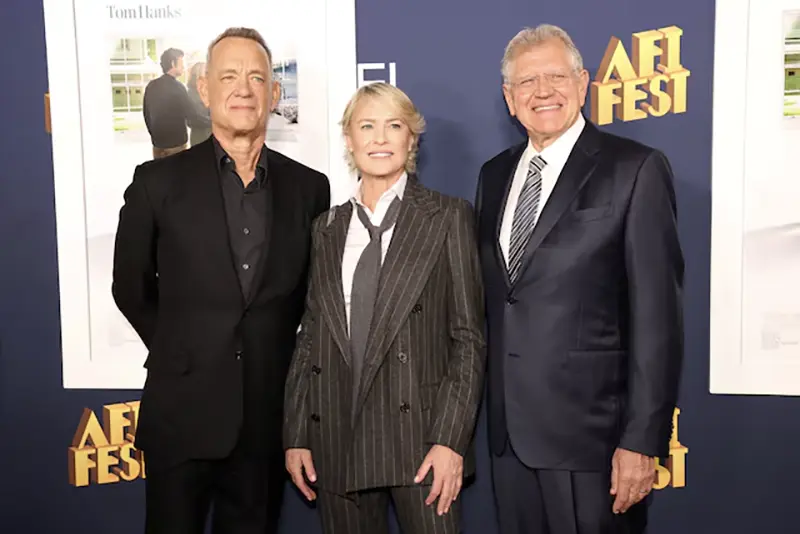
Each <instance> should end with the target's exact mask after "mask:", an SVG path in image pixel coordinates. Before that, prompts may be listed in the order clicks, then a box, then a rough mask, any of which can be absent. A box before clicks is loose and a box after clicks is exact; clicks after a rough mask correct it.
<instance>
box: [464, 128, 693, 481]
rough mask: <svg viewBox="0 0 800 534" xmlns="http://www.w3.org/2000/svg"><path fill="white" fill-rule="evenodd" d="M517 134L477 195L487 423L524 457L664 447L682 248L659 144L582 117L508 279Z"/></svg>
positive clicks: (677, 361) (674, 368) (543, 464)
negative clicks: (507, 224)
mask: <svg viewBox="0 0 800 534" xmlns="http://www.w3.org/2000/svg"><path fill="white" fill-rule="evenodd" d="M524 149H525V144H524V143H523V144H521V145H518V146H515V147H512V148H510V149H508V150H505V151H504V152H502V153H500V154H498V155H497V156H495V157H494V158H492V159H491V160H489V161H487V162H486V163H485V164H484V165H483V167H482V169H481V174H480V179H479V183H478V193H477V198H476V212H477V214H478V232H479V245H480V256H481V264H482V269H483V276H484V284H485V289H486V306H487V321H488V342H489V391H488V401H489V432H490V440H491V449H492V451H493V452H494V453H495V454H500V453H501V452H502V451H503V450H504V447H505V446H506V444H507V442H508V439H509V438H510V441H511V443H512V445H513V447H514V451H515V452H516V454H517V456H518V457H519V458H520V459H521V460H522V461H523V462H524V463H525V464H527V465H528V466H530V467H533V468H542V469H567V470H607V469H608V468H609V466H610V458H611V456H612V454H613V452H614V450H615V449H616V448H617V447H622V448H625V449H629V450H632V451H636V452H640V453H643V454H646V455H648V456H658V457H665V456H667V454H668V450H669V449H668V447H669V440H670V434H671V428H672V414H673V408H674V407H675V403H676V397H677V392H678V383H679V376H680V369H681V364H682V359H683V318H682V286H683V273H684V264H683V255H682V252H681V248H680V244H679V241H678V230H677V222H676V206H675V193H674V189H673V183H672V180H673V177H672V171H671V168H670V166H669V163H668V161H667V159H666V157H665V156H664V155H663V154H662V153H661V152H659V151H658V150H654V149H652V148H649V147H646V146H644V145H642V144H639V143H637V142H635V141H632V140H629V139H625V138H621V137H617V136H614V135H610V134H607V133H603V132H601V131H600V130H598V129H597V128H596V127H595V126H593V125H592V124H591V123H589V122H588V121H587V123H586V126H585V128H584V130H583V132H582V133H581V136H580V137H579V139H578V141H577V143H576V144H575V146H574V148H573V150H572V152H571V154H570V156H569V159H568V160H567V163H566V165H565V167H564V169H563V171H562V172H561V174H560V176H559V178H558V180H557V182H556V185H555V188H554V190H553V192H552V193H551V195H550V198H549V199H548V201H547V203H546V204H545V206H544V208H543V209H542V211H541V214H540V218H539V220H538V222H537V224H536V227H535V228H534V231H533V233H532V235H531V237H530V240H529V242H528V244H527V248H526V250H525V253H524V257H523V267H522V270H521V274H520V276H519V278H518V280H517V282H516V283H515V284H513V285H512V284H511V283H510V282H509V278H508V274H507V270H506V266H505V260H504V258H503V255H502V252H501V250H500V246H499V241H498V236H499V232H500V225H501V222H502V218H503V213H504V210H505V202H506V197H507V195H508V189H509V187H510V185H511V182H512V180H513V175H514V172H515V169H516V166H517V163H518V162H519V159H520V157H521V156H522V153H523V152H524Z"/></svg>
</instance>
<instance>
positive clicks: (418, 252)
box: [284, 83, 484, 534]
mask: <svg viewBox="0 0 800 534" xmlns="http://www.w3.org/2000/svg"><path fill="white" fill-rule="evenodd" d="M341 125H342V132H343V135H344V138H345V141H346V145H347V158H348V161H349V163H350V165H351V168H352V169H353V170H355V171H356V172H357V174H358V176H359V180H358V184H357V187H356V189H355V191H354V192H353V196H352V198H351V199H350V200H349V201H348V202H346V203H344V204H342V205H340V206H336V207H334V208H332V209H331V210H330V211H328V212H327V213H324V214H322V215H321V216H320V217H319V218H318V219H317V220H316V222H315V224H314V229H313V232H312V236H313V246H312V258H311V275H310V276H311V279H310V290H309V295H308V298H307V302H306V309H305V314H304V317H303V321H302V326H301V331H300V334H299V336H298V341H297V346H296V349H295V353H294V356H293V360H292V365H291V369H290V371H289V375H288V381H287V384H286V386H287V387H286V405H285V422H284V446H285V448H286V468H287V470H288V471H289V473H290V474H291V476H292V480H293V481H294V483H295V484H296V485H297V487H298V488H299V489H300V491H301V492H302V493H303V494H304V495H305V496H306V498H307V499H309V500H318V506H319V511H320V516H321V519H322V525H323V528H324V531H325V532H326V534H338V533H346V534H376V533H377V534H379V533H388V532H389V530H388V528H389V527H388V524H387V511H388V504H389V500H392V501H393V502H394V505H395V509H396V511H397V515H398V518H399V521H400V524H401V527H402V530H403V532H404V534H423V533H427V532H431V533H433V532H437V533H446V534H448V533H456V532H458V531H459V509H458V506H457V503H458V502H459V501H456V497H457V496H458V493H459V491H460V490H461V487H462V481H463V478H464V477H465V476H468V475H470V474H471V473H472V472H473V469H474V467H473V465H474V460H473V458H472V437H473V430H474V426H475V418H476V413H477V409H478V403H479V397H480V391H481V384H482V382H483V373H484V339H483V289H482V285H481V284H482V282H481V276H480V272H479V265H478V255H477V245H476V242H475V230H474V227H473V217H472V209H471V207H470V205H469V204H468V203H467V202H465V201H463V200H460V199H455V198H451V197H447V196H445V195H442V194H439V193H436V192H434V191H431V190H430V189H428V188H426V187H424V186H423V185H422V184H421V183H420V182H419V180H418V179H417V176H416V174H415V167H416V155H417V148H418V146H419V138H420V134H421V133H422V131H423V129H424V120H423V118H422V116H421V115H420V113H419V112H418V111H417V109H416V108H415V106H414V104H413V103H412V102H411V100H410V99H409V98H408V96H407V95H406V94H404V93H403V92H402V91H400V90H399V89H397V88H395V87H393V86H391V85H388V84H384V83H375V84H370V85H367V86H365V87H362V88H361V89H359V90H358V91H357V92H356V94H355V95H354V96H353V97H352V99H351V101H350V103H349V104H348V105H347V107H346V109H345V112H344V116H343V118H342V121H341Z"/></svg>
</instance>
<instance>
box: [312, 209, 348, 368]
mask: <svg viewBox="0 0 800 534" xmlns="http://www.w3.org/2000/svg"><path fill="white" fill-rule="evenodd" d="M333 209H334V210H336V211H335V217H334V219H333V221H331V223H330V224H329V225H327V226H324V227H323V228H322V230H321V231H320V236H319V244H318V246H319V250H318V251H317V255H318V257H317V259H316V264H317V266H318V267H319V268H318V269H317V271H316V272H317V278H316V279H315V280H314V283H315V285H316V288H317V302H318V305H319V307H320V309H321V311H322V315H323V317H324V318H325V321H327V323H328V328H329V329H330V331H331V333H332V336H333V340H334V341H335V343H336V345H337V346H338V347H339V351H340V352H341V353H342V357H343V358H344V359H345V362H347V364H348V365H350V337H349V335H348V334H347V315H346V313H345V307H344V291H343V288H342V256H343V255H344V245H345V242H346V240H347V230H348V229H349V228H350V218H351V216H352V214H353V205H352V204H350V202H347V203H345V204H342V205H340V206H336V207H335V208H333ZM323 217H325V215H323Z"/></svg>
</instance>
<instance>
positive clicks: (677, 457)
mask: <svg viewBox="0 0 800 534" xmlns="http://www.w3.org/2000/svg"><path fill="white" fill-rule="evenodd" d="M688 452H689V449H688V448H687V447H680V448H677V449H670V450H669V458H667V469H669V472H670V474H671V475H672V480H671V481H670V484H669V485H670V486H672V487H673V488H682V487H684V486H686V454H688Z"/></svg>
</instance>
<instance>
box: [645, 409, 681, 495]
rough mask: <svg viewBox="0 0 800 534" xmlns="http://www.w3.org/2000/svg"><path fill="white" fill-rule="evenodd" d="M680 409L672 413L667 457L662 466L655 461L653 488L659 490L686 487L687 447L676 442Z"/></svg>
mask: <svg viewBox="0 0 800 534" xmlns="http://www.w3.org/2000/svg"><path fill="white" fill-rule="evenodd" d="M680 414H681V410H680V408H675V411H674V412H673V413H672V438H671V439H670V440H669V457H668V458H667V461H666V462H665V463H664V465H661V462H660V461H659V460H656V482H655V484H653V488H655V489H657V490H660V489H664V488H666V487H667V486H669V487H671V488H682V487H684V486H686V455H687V454H688V453H689V449H688V447H686V446H684V445H683V444H681V442H680V441H679V440H678V416H679V415H680Z"/></svg>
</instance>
